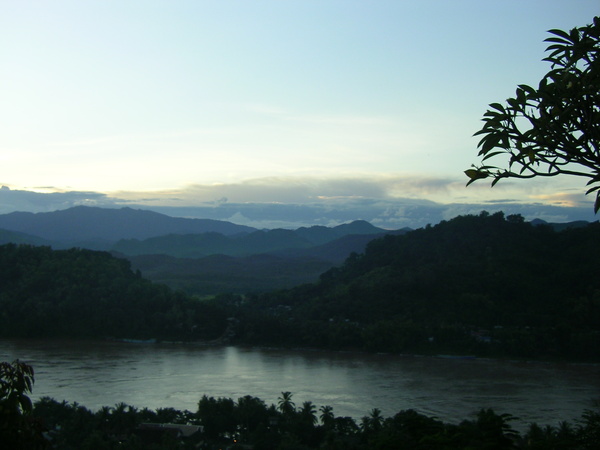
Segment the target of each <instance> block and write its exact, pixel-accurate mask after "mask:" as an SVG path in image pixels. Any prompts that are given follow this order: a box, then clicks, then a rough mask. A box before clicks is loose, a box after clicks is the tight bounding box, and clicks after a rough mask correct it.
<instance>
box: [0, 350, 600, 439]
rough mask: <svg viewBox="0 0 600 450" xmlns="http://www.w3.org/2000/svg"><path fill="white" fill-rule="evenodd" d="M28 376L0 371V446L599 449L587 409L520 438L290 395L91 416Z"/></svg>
mask: <svg viewBox="0 0 600 450" xmlns="http://www.w3.org/2000/svg"><path fill="white" fill-rule="evenodd" d="M33 382H34V374H33V368H32V367H31V366H28V365H27V364H24V363H21V362H19V361H15V362H13V363H6V362H4V363H0V442H1V443H2V445H3V448H10V449H12V450H19V449H28V450H32V449H47V448H56V449H65V450H70V449H73V450H75V449H76V450H87V449H89V450H105V449H106V450H109V449H140V450H142V449H156V450H158V449H169V450H174V449H198V448H199V449H223V448H227V449H257V450H259V449H264V450H278V449H281V450H287V449H298V450H301V449H313V448H314V449H317V448H318V449H336V450H337V449H356V450H359V449H360V450H362V449H369V450H371V449H381V450H393V449H414V450H417V449H424V450H425V449H427V450H433V449H439V450H450V449H498V450H500V449H597V448H598V445H599V444H600V410H586V411H584V413H583V414H582V416H581V419H580V420H578V421H577V422H576V423H568V422H561V423H560V424H559V425H558V426H550V425H547V426H543V427H542V426H539V425H537V424H531V425H530V426H529V428H528V429H527V430H526V431H525V432H524V433H523V434H521V433H519V432H517V431H516V430H515V429H513V427H512V426H511V421H513V420H515V418H514V417H512V416H511V415H509V414H501V415H499V414H496V413H495V412H494V411H492V410H490V409H487V410H486V409H482V410H481V411H479V413H477V414H476V415H475V417H474V418H472V419H465V420H462V421H459V419H457V421H456V423H444V422H442V421H440V420H437V419H436V418H433V417H427V416H425V415H422V414H420V413H418V412H416V411H414V410H403V411H400V412H398V413H397V414H395V415H394V416H392V417H383V416H382V415H381V411H380V410H378V409H377V408H374V409H372V410H371V411H370V412H369V413H368V415H365V416H364V417H362V418H361V419H360V421H359V422H357V421H356V420H355V419H354V418H351V417H338V416H336V415H335V414H334V411H333V408H332V407H330V406H321V407H319V408H318V409H317V406H316V405H314V404H313V403H312V402H310V401H305V402H303V403H302V405H301V406H297V405H296V404H295V403H294V401H293V396H292V394H291V393H290V392H282V393H281V397H279V398H278V402H277V405H274V404H271V405H267V404H266V403H265V402H264V401H263V400H261V399H259V398H257V397H253V396H251V395H246V396H244V397H241V398H239V399H237V401H234V400H233V399H230V398H214V397H208V396H206V395H205V396H203V397H202V398H201V399H200V401H199V402H198V409H197V410H196V411H187V410H184V411H180V410H176V409H174V408H158V409H156V410H150V409H148V408H143V409H138V408H136V407H134V406H131V405H126V404H124V403H119V404H117V405H115V406H114V407H103V408H100V409H99V410H98V411H96V412H93V411H90V410H89V409H87V408H85V407H84V406H81V405H78V404H77V403H68V402H66V401H62V402H59V401H56V400H54V399H51V398H47V397H45V398H42V399H40V400H38V401H36V402H35V404H33V405H32V404H31V401H30V400H29V397H28V394H30V393H31V390H32V386H33Z"/></svg>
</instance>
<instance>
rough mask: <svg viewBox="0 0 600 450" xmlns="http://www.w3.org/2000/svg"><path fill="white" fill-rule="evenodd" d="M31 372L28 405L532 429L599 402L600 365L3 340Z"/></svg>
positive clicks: (5, 349)
mask: <svg viewBox="0 0 600 450" xmlns="http://www.w3.org/2000/svg"><path fill="white" fill-rule="evenodd" d="M17 358H19V359H20V360H21V361H24V362H27V363H29V364H31V365H32V366H33V367H34V370H35V385H34V390H33V395H32V398H34V399H37V398H39V397H42V396H50V397H53V398H55V399H56V400H67V401H69V402H78V403H79V404H82V405H84V406H86V407H88V408H90V409H92V410H94V411H95V410H97V409H98V408H100V407H101V406H114V405H115V404H116V403H118V402H125V403H127V404H129V405H133V406H136V407H149V408H151V409H155V408H159V407H174V408H177V409H188V410H190V411H195V410H196V406H197V403H198V400H199V399H200V398H201V397H202V395H204V394H206V395H209V396H214V397H229V398H233V399H234V400H237V398H239V397H241V396H244V395H248V394H249V395H253V396H256V397H259V398H261V399H262V400H264V401H265V402H266V403H267V404H271V403H275V404H276V403H277V397H279V396H280V395H281V392H283V391H290V392H292V393H293V400H294V401H295V403H296V405H298V406H300V405H301V404H302V402H303V401H307V400H310V401H312V402H313V403H314V404H315V405H317V407H319V406H321V405H330V406H332V407H333V411H334V414H335V415H337V416H351V417H353V418H354V419H356V420H359V419H360V418H361V417H362V416H364V415H367V414H368V412H369V411H370V410H371V409H372V408H379V409H381V411H382V413H383V415H384V416H391V415H393V414H395V413H396V412H398V411H400V410H403V409H409V408H412V409H415V410H417V411H419V412H421V413H424V414H427V415H430V416H436V417H438V418H439V419H442V420H445V421H449V422H457V421H460V420H463V419H467V418H472V417H473V413H474V412H476V411H478V410H479V409H480V408H493V409H494V410H495V411H496V412H497V413H510V414H512V415H514V416H516V417H518V418H519V420H518V421H515V422H514V423H513V426H514V427H515V428H517V429H523V428H524V427H525V426H526V424H529V423H532V422H537V423H538V424H541V425H557V424H558V423H559V422H560V421H562V420H569V421H574V420H576V419H577V418H579V417H580V416H581V413H582V412H583V410H584V409H586V408H592V406H593V400H595V399H599V398H600V365H590V364H557V363H539V362H518V361H498V360H488V359H450V358H440V357H416V356H390V355H369V354H362V353H334V352H319V351H290V350H274V349H257V348H242V347H207V346H201V345H193V344H126V343H119V342H78V341H42V340H40V341H30V340H0V361H12V360H14V359H17Z"/></svg>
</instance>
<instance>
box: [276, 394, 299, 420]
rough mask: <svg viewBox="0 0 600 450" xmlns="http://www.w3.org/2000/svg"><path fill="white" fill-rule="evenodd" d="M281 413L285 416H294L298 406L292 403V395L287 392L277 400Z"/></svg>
mask: <svg viewBox="0 0 600 450" xmlns="http://www.w3.org/2000/svg"><path fill="white" fill-rule="evenodd" d="M277 405H278V408H279V411H281V413H282V414H284V415H289V414H292V413H294V412H295V411H296V404H295V403H294V402H293V401H292V393H291V392H290V391H285V392H282V393H281V397H278V398H277Z"/></svg>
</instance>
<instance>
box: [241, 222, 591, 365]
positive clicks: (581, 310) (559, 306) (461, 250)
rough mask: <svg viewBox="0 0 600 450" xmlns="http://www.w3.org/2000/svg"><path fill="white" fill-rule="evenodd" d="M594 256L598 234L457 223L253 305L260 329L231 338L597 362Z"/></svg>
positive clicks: (385, 241) (372, 252) (376, 247)
mask: <svg viewBox="0 0 600 450" xmlns="http://www.w3.org/2000/svg"><path fill="white" fill-rule="evenodd" d="M598 254H600V224H598V223H592V224H589V225H587V226H585V227H576V228H568V229H565V230H563V231H560V232H556V231H554V230H553V228H552V227H547V226H533V225H531V224H529V223H526V222H524V221H523V219H522V217H520V216H508V217H506V218H505V217H504V215H503V214H502V213H497V214H494V215H491V216H490V215H488V214H484V213H482V214H481V215H480V216H460V217H456V218H454V219H452V220H449V221H443V222H441V223H440V224H438V225H436V226H434V227H431V226H428V227H426V228H423V229H419V230H415V231H411V232H409V233H406V234H404V235H398V236H394V235H390V234H388V235H385V236H384V237H382V238H379V239H374V240H372V241H371V242H369V243H368V244H367V246H366V250H365V252H364V253H363V254H352V255H351V256H350V257H349V258H348V259H347V260H346V261H345V262H344V264H343V265H342V266H341V267H335V268H332V269H330V270H329V271H327V272H325V273H324V274H323V275H322V276H321V277H320V281H319V282H318V283H313V284H307V285H303V286H298V287H295V288H293V289H291V290H287V291H279V292H276V293H268V294H264V295H262V296H258V297H256V298H255V299H254V300H253V302H250V305H251V306H249V307H248V314H251V317H253V319H252V321H253V322H255V321H256V317H257V311H262V314H263V316H262V319H261V320H263V321H264V322H263V323H262V324H261V325H260V327H255V326H254V325H249V326H248V329H247V330H244V329H242V330H241V332H240V339H241V340H242V341H244V340H252V342H253V343H260V342H261V341H262V340H263V339H264V340H265V342H266V341H277V340H279V341H281V342H282V343H288V344H289V345H295V346H298V345H300V346H301V345H305V346H328V347H331V348H359V349H370V350H377V351H394V352H425V353H428V352H436V353H446V352H461V353H463V354H465V353H466V354H469V353H476V354H484V355H485V354H487V355H511V356H523V357H539V356H543V357H564V358H582V359H584V358H600V277H598V273H600V259H599V258H598ZM292 323H293V324H297V325H296V326H290V324H292ZM267 324H268V325H267ZM247 333H248V334H247Z"/></svg>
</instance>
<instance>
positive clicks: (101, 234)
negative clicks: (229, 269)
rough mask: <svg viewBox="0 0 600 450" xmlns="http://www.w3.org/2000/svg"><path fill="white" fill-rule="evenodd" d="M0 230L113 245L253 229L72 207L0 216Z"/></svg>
mask: <svg viewBox="0 0 600 450" xmlns="http://www.w3.org/2000/svg"><path fill="white" fill-rule="evenodd" d="M0 228H4V229H6V230H11V231H18V232H20V233H27V234H30V235H34V236H38V237H41V238H43V239H46V240H49V241H57V242H60V243H73V242H83V241H86V242H88V243H92V242H96V241H98V242H100V245H102V246H106V242H107V241H108V242H116V241H118V240H119V239H134V238H135V239H146V238H149V237H152V236H160V235H166V234H171V233H177V234H186V233H207V232H217V233H221V234H224V235H234V234H239V233H248V232H252V231H255V229H254V228H251V227H246V226H243V225H235V224H233V223H230V222H224V221H219V220H211V219H184V218H176V217H169V216H166V215H164V214H159V213H155V212H152V211H144V210H137V209H131V208H121V209H107V208H95V207H87V206H76V207H74V208H69V209H65V210H61V211H54V212H49V213H28V212H13V213H10V214H2V215H0Z"/></svg>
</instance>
